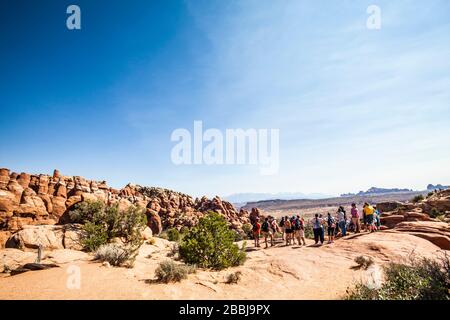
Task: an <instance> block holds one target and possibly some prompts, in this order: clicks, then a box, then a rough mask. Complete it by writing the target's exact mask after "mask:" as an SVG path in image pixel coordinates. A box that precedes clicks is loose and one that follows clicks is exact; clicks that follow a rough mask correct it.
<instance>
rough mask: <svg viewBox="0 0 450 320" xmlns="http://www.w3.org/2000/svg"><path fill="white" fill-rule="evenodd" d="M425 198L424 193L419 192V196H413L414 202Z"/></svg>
mask: <svg viewBox="0 0 450 320" xmlns="http://www.w3.org/2000/svg"><path fill="white" fill-rule="evenodd" d="M424 199H425V198H424V197H423V195H421V194H419V195H417V196H415V197H414V198H412V200H411V201H412V202H414V203H416V202H419V201H422V200H424Z"/></svg>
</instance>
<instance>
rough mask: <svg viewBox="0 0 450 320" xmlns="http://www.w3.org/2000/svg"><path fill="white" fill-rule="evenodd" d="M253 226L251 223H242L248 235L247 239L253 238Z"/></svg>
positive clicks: (243, 229)
mask: <svg viewBox="0 0 450 320" xmlns="http://www.w3.org/2000/svg"><path fill="white" fill-rule="evenodd" d="M252 230H253V226H252V225H251V224H250V223H246V224H244V225H242V231H243V232H244V233H245V235H246V236H247V237H246V239H251V238H252V237H253V232H252Z"/></svg>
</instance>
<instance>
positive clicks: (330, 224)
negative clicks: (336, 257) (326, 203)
mask: <svg viewBox="0 0 450 320" xmlns="http://www.w3.org/2000/svg"><path fill="white" fill-rule="evenodd" d="M335 229H336V220H335V218H334V217H332V216H331V214H330V213H329V212H328V216H327V233H328V243H333V241H334V231H335Z"/></svg>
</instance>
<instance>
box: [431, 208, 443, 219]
mask: <svg viewBox="0 0 450 320" xmlns="http://www.w3.org/2000/svg"><path fill="white" fill-rule="evenodd" d="M440 215H441V213H440V212H439V210H438V209H436V208H432V209H431V211H430V217H431V218H437V217H438V216H440Z"/></svg>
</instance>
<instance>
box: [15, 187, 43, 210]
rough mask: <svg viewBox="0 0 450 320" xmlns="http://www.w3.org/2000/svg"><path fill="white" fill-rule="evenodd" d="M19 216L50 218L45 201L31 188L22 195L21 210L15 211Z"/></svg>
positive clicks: (26, 189)
mask: <svg viewBox="0 0 450 320" xmlns="http://www.w3.org/2000/svg"><path fill="white" fill-rule="evenodd" d="M14 213H15V214H18V215H32V216H48V212H47V208H46V207H45V203H44V201H43V200H42V199H41V198H40V197H39V196H37V195H36V193H35V192H34V191H33V190H32V189H31V188H25V190H24V191H23V193H22V199H21V200H20V205H19V208H17V209H16V210H14Z"/></svg>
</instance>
